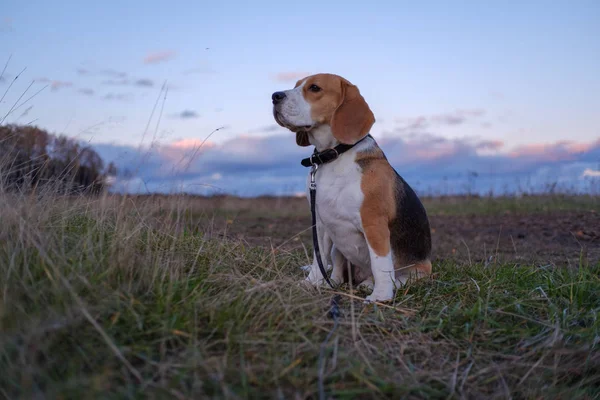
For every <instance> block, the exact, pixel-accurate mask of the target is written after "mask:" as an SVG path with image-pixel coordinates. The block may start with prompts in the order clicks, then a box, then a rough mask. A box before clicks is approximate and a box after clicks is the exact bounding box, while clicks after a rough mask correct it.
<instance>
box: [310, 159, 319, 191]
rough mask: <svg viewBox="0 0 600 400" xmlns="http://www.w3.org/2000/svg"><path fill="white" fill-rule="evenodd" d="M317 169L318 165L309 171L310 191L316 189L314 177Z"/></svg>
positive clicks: (314, 165)
mask: <svg viewBox="0 0 600 400" xmlns="http://www.w3.org/2000/svg"><path fill="white" fill-rule="evenodd" d="M318 168H319V165H318V164H313V165H312V168H311V169H310V189H311V190H316V189H317V183H316V182H315V175H316V174H317V169H318Z"/></svg>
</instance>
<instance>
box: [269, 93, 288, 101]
mask: <svg viewBox="0 0 600 400" xmlns="http://www.w3.org/2000/svg"><path fill="white" fill-rule="evenodd" d="M271 98H272V99H273V104H277V103H279V102H280V101H281V100H283V99H285V93H283V92H275V93H273V95H272V96H271Z"/></svg>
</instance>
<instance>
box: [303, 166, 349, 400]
mask: <svg viewBox="0 0 600 400" xmlns="http://www.w3.org/2000/svg"><path fill="white" fill-rule="evenodd" d="M318 168H319V165H318V164H312V168H311V170H310V186H309V190H310V213H311V214H312V236H313V247H314V250H315V258H316V259H317V264H318V265H319V269H320V270H321V274H322V275H323V278H325V281H326V282H327V284H328V285H329V286H330V287H331V288H332V289H333V288H334V287H333V284H332V283H331V280H330V279H329V277H328V276H327V271H326V270H325V266H324V265H323V260H322V259H321V251H320V249H319V237H318V236H317V213H316V203H317V202H316V197H317V183H316V179H315V175H316V174H317V169H318ZM340 299H341V296H340V295H339V294H334V295H333V296H332V297H331V302H330V303H329V312H328V313H327V316H328V317H329V318H331V319H333V328H331V331H329V334H327V337H326V338H325V340H324V341H323V343H321V346H319V363H318V371H319V373H318V376H319V399H320V400H324V399H325V387H324V384H323V358H324V356H325V346H326V345H327V342H329V339H330V338H331V336H333V332H335V330H336V329H337V327H338V323H339V321H338V318H339V316H340V307H339V301H340Z"/></svg>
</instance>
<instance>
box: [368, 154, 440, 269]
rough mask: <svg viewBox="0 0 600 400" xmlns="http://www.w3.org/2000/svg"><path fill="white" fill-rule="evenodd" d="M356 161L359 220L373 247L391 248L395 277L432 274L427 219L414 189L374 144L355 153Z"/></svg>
mask: <svg viewBox="0 0 600 400" xmlns="http://www.w3.org/2000/svg"><path fill="white" fill-rule="evenodd" d="M356 162H357V163H358V165H359V166H360V167H361V168H362V171H363V176H362V180H361V190H362V192H363V194H364V201H363V204H362V206H361V209H360V215H361V221H362V224H363V229H364V230H365V236H366V239H367V241H368V243H369V245H370V246H371V248H372V249H373V251H374V252H375V253H376V254H377V255H379V256H385V255H387V254H388V252H389V251H390V250H391V251H392V252H393V254H394V264H395V265H394V268H395V269H396V277H398V276H401V275H412V274H415V273H416V274H417V276H418V277H422V276H427V275H429V274H431V262H430V261H429V256H430V252H431V236H430V235H431V233H430V229H429V222H428V220H427V214H426V213H425V209H424V208H423V206H422V204H421V202H420V201H419V199H418V197H417V196H416V194H415V193H414V191H413V190H412V189H411V188H410V186H408V184H407V183H406V182H404V180H403V179H402V178H401V177H400V176H399V175H398V174H397V173H396V171H395V170H394V169H393V168H392V166H391V165H390V164H389V163H388V161H387V159H386V158H385V155H384V154H383V151H381V149H380V148H379V147H378V146H377V145H376V144H373V147H371V148H370V149H368V150H366V151H363V152H360V153H358V154H357V156H356ZM390 247H391V249H390Z"/></svg>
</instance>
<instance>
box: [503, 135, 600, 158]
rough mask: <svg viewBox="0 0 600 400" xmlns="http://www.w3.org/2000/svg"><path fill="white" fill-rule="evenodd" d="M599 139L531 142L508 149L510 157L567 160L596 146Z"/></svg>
mask: <svg viewBox="0 0 600 400" xmlns="http://www.w3.org/2000/svg"><path fill="white" fill-rule="evenodd" d="M599 143H600V140H598V141H596V142H589V143H575V142H569V141H561V142H556V143H532V144H527V145H523V146H519V147H517V148H516V149H514V150H512V151H510V152H509V153H508V156H509V157H511V158H523V157H529V158H535V159H538V160H540V161H568V160H574V159H576V157H577V155H578V154H581V153H585V152H588V151H590V150H591V149H593V148H594V147H596V146H598V144H599Z"/></svg>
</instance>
